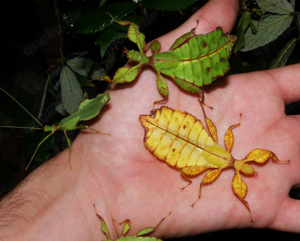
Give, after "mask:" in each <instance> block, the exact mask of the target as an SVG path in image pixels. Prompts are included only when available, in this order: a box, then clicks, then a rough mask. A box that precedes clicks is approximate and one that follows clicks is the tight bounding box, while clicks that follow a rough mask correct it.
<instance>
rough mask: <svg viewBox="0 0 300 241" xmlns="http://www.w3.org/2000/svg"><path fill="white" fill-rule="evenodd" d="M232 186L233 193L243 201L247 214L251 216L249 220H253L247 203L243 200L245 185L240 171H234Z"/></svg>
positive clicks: (245, 190) (245, 193) (245, 191)
mask: <svg viewBox="0 0 300 241" xmlns="http://www.w3.org/2000/svg"><path fill="white" fill-rule="evenodd" d="M232 188H233V191H234V193H235V194H236V195H237V197H238V198H239V199H240V200H241V201H242V202H243V204H244V205H245V207H246V208H247V209H248V211H249V215H250V218H251V222H253V219H252V214H251V211H250V207H249V204H248V202H247V201H246V200H244V198H245V197H246V195H247V185H246V183H245V182H243V180H242V179H241V176H240V173H239V172H238V171H236V173H235V175H234V177H233V179H232Z"/></svg>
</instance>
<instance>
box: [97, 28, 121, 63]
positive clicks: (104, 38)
mask: <svg viewBox="0 0 300 241" xmlns="http://www.w3.org/2000/svg"><path fill="white" fill-rule="evenodd" d="M122 37H125V38H126V37H127V34H126V33H121V32H119V31H118V30H116V29H114V28H112V27H109V28H107V29H105V30H104V31H103V32H102V33H101V34H100V35H99V37H98V38H97V39H96V43H97V44H99V45H100V51H101V57H103V56H104V54H105V52H106V50H107V48H108V47H109V45H110V44H111V43H112V42H113V41H114V40H116V39H117V38H122Z"/></svg>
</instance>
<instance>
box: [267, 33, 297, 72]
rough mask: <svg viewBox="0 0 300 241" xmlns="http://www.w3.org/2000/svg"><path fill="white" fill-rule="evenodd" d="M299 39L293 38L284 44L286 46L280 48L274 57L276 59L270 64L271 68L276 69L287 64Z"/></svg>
mask: <svg viewBox="0 0 300 241" xmlns="http://www.w3.org/2000/svg"><path fill="white" fill-rule="evenodd" d="M297 40H298V38H293V39H292V40H290V41H289V42H287V43H286V44H285V45H284V47H283V48H282V49H281V50H280V52H279V54H278V55H277V56H276V57H275V58H274V60H273V61H272V63H271V64H270V69H275V68H279V67H283V66H285V65H286V63H287V61H288V58H289V57H290V55H291V53H292V52H293V50H294V48H295V45H296V41H297Z"/></svg>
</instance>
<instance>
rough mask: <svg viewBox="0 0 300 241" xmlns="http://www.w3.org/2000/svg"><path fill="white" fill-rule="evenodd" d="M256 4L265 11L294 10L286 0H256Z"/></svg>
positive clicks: (285, 11) (280, 12)
mask: <svg viewBox="0 0 300 241" xmlns="http://www.w3.org/2000/svg"><path fill="white" fill-rule="evenodd" d="M256 2H257V4H258V5H259V6H260V7H261V8H262V9H264V10H265V11H267V12H271V13H277V14H290V13H291V12H293V11H294V9H293V7H292V5H291V4H290V3H289V2H288V1H287V0H280V1H278V0H256Z"/></svg>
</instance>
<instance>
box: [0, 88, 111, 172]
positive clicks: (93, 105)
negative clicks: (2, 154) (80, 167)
mask: <svg viewBox="0 0 300 241" xmlns="http://www.w3.org/2000/svg"><path fill="white" fill-rule="evenodd" d="M0 89H1V90H2V91H3V92H4V93H6V94H7V95H8V96H9V97H10V98H12V99H13V100H14V101H15V102H16V103H17V104H18V105H19V106H21V107H22V108H23V109H24V110H25V111H26V112H27V113H28V114H29V115H30V116H31V117H32V118H33V119H34V120H35V121H36V122H37V123H38V124H39V125H40V126H41V128H35V127H17V126H0V128H22V129H36V130H44V131H45V132H50V134H49V135H47V136H46V137H45V138H44V139H43V140H42V141H41V142H40V143H39V144H38V146H37V148H36V149H35V152H34V153H33V155H32V157H31V159H30V161H29V163H28V165H27V166H26V168H25V170H27V169H28V167H29V166H30V164H31V162H32V160H33V158H34V156H35V154H36V153H37V151H38V149H39V147H40V146H41V145H42V144H43V142H45V141H46V140H47V139H48V138H49V137H50V136H51V135H53V133H54V132H55V131H57V130H61V131H63V132H64V135H65V137H66V140H67V144H68V149H69V158H68V162H69V165H70V170H72V166H71V141H70V139H69V138H68V136H67V133H66V132H67V131H72V130H76V129H80V130H83V129H90V130H92V131H94V132H97V133H99V134H105V133H101V132H99V131H97V130H95V129H93V128H91V127H89V126H87V125H78V123H79V122H80V121H87V120H90V119H93V118H94V117H96V116H97V115H98V114H99V113H100V111H101V109H102V107H103V106H104V105H105V104H106V103H107V102H108V101H109V100H110V96H109V94H108V93H104V94H99V95H97V96H96V97H95V98H93V99H85V100H84V101H82V102H81V104H80V105H79V108H78V111H76V112H75V113H73V114H72V115H70V116H68V117H66V118H64V119H62V120H61V121H60V122H59V123H58V124H57V125H55V124H54V125H52V126H47V125H45V126H43V125H42V124H41V123H40V122H39V120H38V119H36V118H35V117H34V116H33V115H32V114H31V113H30V112H29V111H27V110H26V109H25V107H24V106H22V105H21V104H20V103H19V102H18V101H17V100H16V99H15V98H13V97H12V96H11V95H10V94H9V93H7V92H6V91H5V90H4V89H2V88H0ZM106 135H107V134H106Z"/></svg>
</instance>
